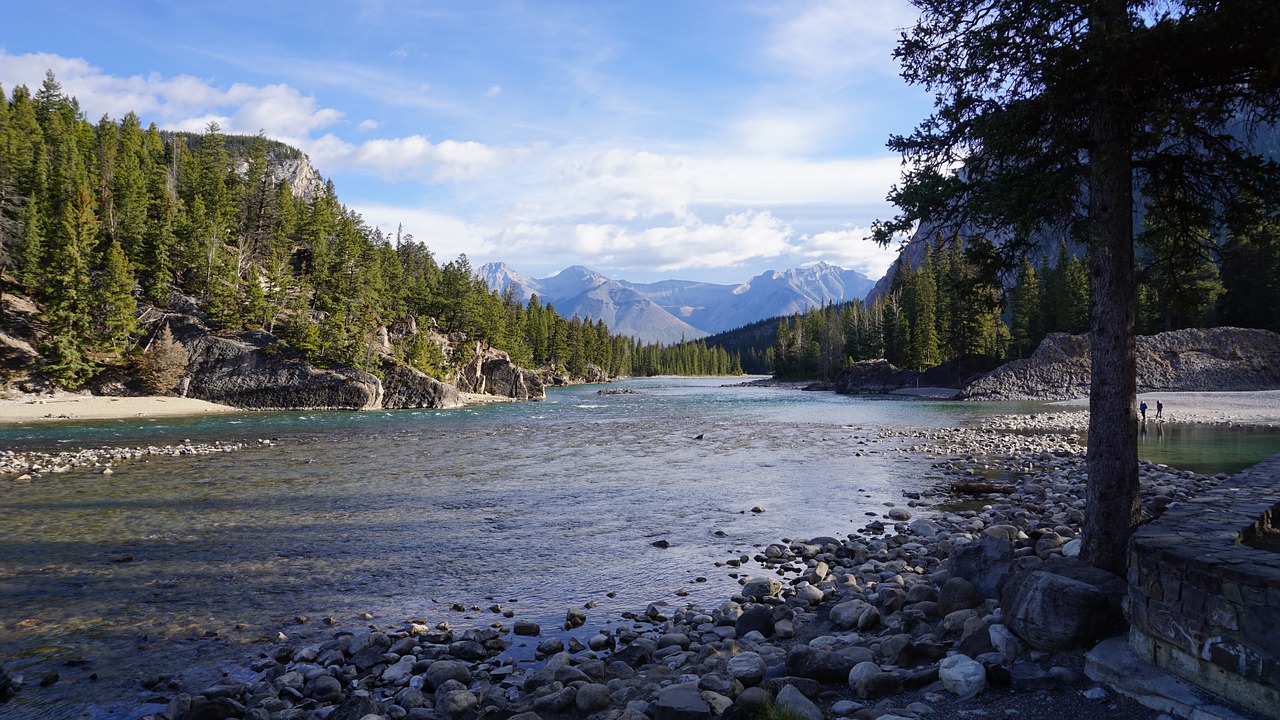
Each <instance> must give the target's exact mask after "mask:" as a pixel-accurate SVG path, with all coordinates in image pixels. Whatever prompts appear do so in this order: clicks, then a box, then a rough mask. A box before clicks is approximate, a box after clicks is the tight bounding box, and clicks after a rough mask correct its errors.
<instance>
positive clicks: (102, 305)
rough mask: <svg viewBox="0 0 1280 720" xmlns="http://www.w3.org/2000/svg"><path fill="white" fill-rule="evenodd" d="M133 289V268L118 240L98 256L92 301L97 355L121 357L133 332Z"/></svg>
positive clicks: (136, 306)
mask: <svg viewBox="0 0 1280 720" xmlns="http://www.w3.org/2000/svg"><path fill="white" fill-rule="evenodd" d="M136 285H137V281H136V280H135V279H134V274H133V267H132V264H131V263H130V262H129V258H128V256H126V255H125V252H124V248H122V247H121V246H120V241H119V240H112V241H111V244H110V245H108V246H107V249H106V251H105V252H104V253H103V254H102V261H101V269H100V270H99V273H98V277H97V283H96V285H95V292H94V299H93V306H94V308H95V309H96V310H95V313H94V318H95V320H96V325H97V327H96V328H95V332H94V336H95V347H97V349H98V350H99V351H100V352H104V353H108V354H111V355H116V356H119V355H121V354H123V353H124V351H125V349H126V347H127V346H128V343H129V337H130V336H131V335H133V334H135V333H136V332H137V329H138V323H137V319H136V318H135V315H136V313H137V310H138V303H137V301H136V300H135V299H134V297H133V290H134V287H136Z"/></svg>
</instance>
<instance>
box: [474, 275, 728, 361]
mask: <svg viewBox="0 0 1280 720" xmlns="http://www.w3.org/2000/svg"><path fill="white" fill-rule="evenodd" d="M476 274H477V275H479V276H480V277H481V278H483V279H484V281H485V282H486V283H488V285H489V287H491V288H493V289H495V290H497V291H499V292H505V291H506V289H507V288H508V287H510V288H511V290H512V292H513V293H514V294H515V296H516V298H518V299H520V300H522V301H524V302H528V300H529V298H530V297H532V296H533V295H534V294H535V293H536V294H537V295H538V299H539V300H540V301H541V302H542V303H543V304H551V305H555V306H556V311H557V312H558V313H559V314H560V315H563V316H565V317H569V316H572V315H575V314H576V315H578V316H579V317H583V318H587V317H589V318H591V319H592V320H604V322H605V324H606V325H608V326H609V330H610V331H612V332H613V333H616V334H621V335H630V336H632V337H634V338H639V339H641V340H644V341H646V342H661V343H674V342H679V341H680V340H696V339H698V338H700V337H704V336H705V335H706V334H707V333H706V332H703V331H702V330H699V329H698V328H696V327H694V326H692V325H690V324H688V323H686V322H684V321H683V320H680V319H679V318H677V317H676V316H674V315H672V314H671V313H669V312H667V311H666V310H664V309H662V308H661V307H659V306H658V304H657V303H655V302H654V301H652V300H650V299H649V298H647V297H645V296H644V295H642V294H641V293H638V292H636V291H635V290H632V289H631V288H628V287H626V286H624V285H623V284H622V283H619V282H618V281H616V280H610V279H609V278H607V277H605V276H603V275H601V274H600V273H598V272H596V271H594V270H591V269H590V268H585V267H582V266H581V265H574V266H572V267H568V268H565V269H564V270H561V271H560V272H559V273H557V274H556V275H553V276H551V277H548V278H540V279H536V278H531V277H528V276H526V275H521V274H520V273H517V272H515V271H514V270H512V269H511V268H510V267H509V266H508V265H507V264H506V263H487V264H485V265H482V266H480V268H479V269H478V270H477V272H476Z"/></svg>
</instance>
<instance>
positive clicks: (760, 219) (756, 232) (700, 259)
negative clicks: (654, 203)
mask: <svg viewBox="0 0 1280 720" xmlns="http://www.w3.org/2000/svg"><path fill="white" fill-rule="evenodd" d="M793 235H794V232H793V230H792V229H791V227H790V226H788V225H787V224H786V223H784V222H782V221H781V220H779V219H778V218H776V217H774V216H773V215H772V214H771V213H770V212H768V211H759V212H757V211H753V210H748V211H745V212H741V213H731V214H729V215H726V216H725V217H724V219H723V220H721V221H719V222H703V221H700V220H697V219H696V218H690V219H689V220H688V221H687V222H684V223H679V224H672V225H660V226H651V227H645V226H635V227H633V226H627V225H622V224H613V223H585V222H584V223H576V224H565V225H561V226H555V225H547V224H517V225H512V226H508V227H504V228H502V229H501V230H500V231H498V232H496V233H494V234H493V235H491V236H490V237H489V238H488V239H487V242H486V247H485V250H486V252H487V253H488V254H491V255H493V256H494V257H495V258H499V257H500V258H501V259H504V260H506V261H507V262H513V263H516V264H518V265H521V266H527V265H529V264H535V263H539V262H541V261H542V260H543V259H544V258H545V257H546V256H564V257H572V258H575V260H574V261H575V262H582V263H585V264H587V265H591V266H593V267H604V268H608V267H624V268H632V269H644V270H648V271H656V272H673V271H677V270H687V269H709V268H728V267H736V266H740V265H743V264H745V263H748V262H751V261H753V260H759V259H762V258H775V257H779V256H782V255H785V254H788V253H791V252H794V251H795V249H796V247H795V246H794V245H793V243H792V238H793Z"/></svg>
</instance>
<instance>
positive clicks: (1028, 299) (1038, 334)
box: [1009, 255, 1044, 358]
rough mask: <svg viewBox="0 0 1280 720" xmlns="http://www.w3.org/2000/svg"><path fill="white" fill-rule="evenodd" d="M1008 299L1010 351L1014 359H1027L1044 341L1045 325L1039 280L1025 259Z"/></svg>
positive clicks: (1020, 263)
mask: <svg viewBox="0 0 1280 720" xmlns="http://www.w3.org/2000/svg"><path fill="white" fill-rule="evenodd" d="M1009 296H1010V297H1009V315H1010V327H1009V334H1010V347H1009V351H1010V353H1011V354H1012V356H1013V357H1015V358H1024V357H1028V356H1030V355H1031V353H1032V352H1034V351H1035V349H1036V347H1038V346H1039V345H1040V341H1041V340H1042V339H1044V323H1043V321H1042V319H1041V315H1040V280H1039V278H1038V277H1037V275H1036V270H1035V268H1034V267H1033V266H1032V265H1031V261H1030V260H1029V259H1027V257H1026V256H1025V255H1024V256H1023V257H1022V261H1021V262H1019V263H1018V276H1017V280H1016V282H1015V284H1014V286H1013V287H1012V288H1010V290H1009Z"/></svg>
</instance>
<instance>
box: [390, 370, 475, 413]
mask: <svg viewBox="0 0 1280 720" xmlns="http://www.w3.org/2000/svg"><path fill="white" fill-rule="evenodd" d="M461 405H462V399H461V397H459V395H458V388H456V387H454V386H452V385H449V384H448V383H443V382H440V381H439V380H437V379H435V378H433V377H431V376H430V375H427V374H426V373H424V372H422V371H421V370H418V369H416V368H411V367H408V366H406V365H398V364H396V363H393V362H386V361H384V362H383V364H382V407H384V408H386V409H388V410H403V409H406V408H452V407H459V406H461Z"/></svg>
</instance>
